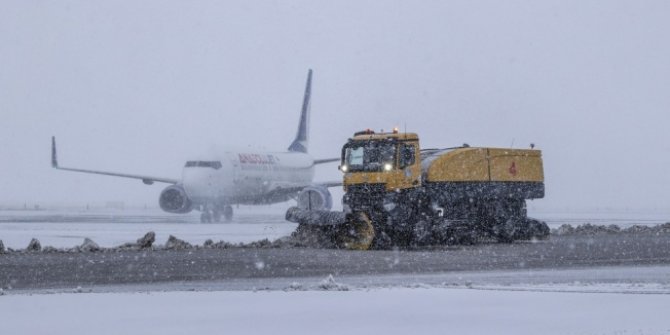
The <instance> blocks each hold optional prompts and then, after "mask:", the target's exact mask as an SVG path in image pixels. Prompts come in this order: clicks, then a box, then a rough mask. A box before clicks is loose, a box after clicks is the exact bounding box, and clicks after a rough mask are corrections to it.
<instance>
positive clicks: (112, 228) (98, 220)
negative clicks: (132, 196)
mask: <svg viewBox="0 0 670 335" xmlns="http://www.w3.org/2000/svg"><path fill="white" fill-rule="evenodd" d="M253 208H254V207H250V208H249V209H247V211H244V210H242V211H240V212H241V213H239V215H237V216H236V217H235V218H234V219H233V221H232V222H229V223H218V224H211V223H208V224H202V223H199V218H198V216H197V215H186V216H185V215H175V214H169V213H163V212H160V211H158V210H149V211H137V212H133V211H128V210H124V211H100V210H98V211H87V212H73V211H35V212H32V211H31V212H22V211H18V212H17V211H0V240H2V241H3V243H4V245H5V247H6V248H13V249H23V248H25V247H26V246H28V243H29V242H30V240H31V239H32V238H37V239H38V240H39V241H40V243H41V244H42V246H43V247H44V246H52V247H56V248H71V247H74V246H77V245H81V244H82V242H83V241H84V239H85V238H90V239H91V240H93V241H94V242H95V243H97V244H98V245H99V246H100V247H107V248H108V247H115V246H119V245H122V244H124V243H127V242H134V241H136V240H137V239H138V238H140V237H142V236H144V234H146V233H147V232H149V231H153V232H155V233H156V243H158V244H165V243H166V242H167V240H168V238H169V236H170V235H174V236H175V237H177V238H179V239H182V240H184V241H186V242H188V243H191V244H199V245H202V244H203V243H204V242H205V241H206V240H207V239H212V240H213V241H214V242H217V241H220V240H225V241H227V242H231V243H238V242H252V241H257V240H261V239H264V238H267V239H270V240H274V239H277V238H280V237H282V236H287V235H290V234H291V232H293V231H294V230H295V228H296V224H293V223H290V222H286V221H285V220H284V217H283V214H282V213H280V212H276V211H275V212H271V213H267V214H266V213H263V211H260V213H258V212H251V211H250V209H253Z"/></svg>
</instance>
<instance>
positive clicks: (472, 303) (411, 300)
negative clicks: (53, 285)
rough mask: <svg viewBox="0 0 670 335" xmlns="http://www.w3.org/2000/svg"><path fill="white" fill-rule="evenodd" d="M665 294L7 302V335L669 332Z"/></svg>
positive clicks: (183, 296) (188, 296) (170, 296)
mask: <svg viewBox="0 0 670 335" xmlns="http://www.w3.org/2000/svg"><path fill="white" fill-rule="evenodd" d="M669 305H670V296H669V295H654V294H615V293H600V294H580V293H564V292H532V291H491V290H478V289H468V288H456V289H453V288H452V289H449V288H383V289H372V290H354V291H346V292H330V291H288V292H286V291H259V292H249V291H221V292H152V293H89V294H52V295H12V296H4V297H0V315H2V320H3V321H2V329H3V333H6V334H40V333H44V334H47V333H48V334H97V335H103V334H140V333H141V334H145V335H149V334H157V335H158V334H160V335H168V334H291V335H295V334H387V335H390V334H403V335H406V334H518V335H522V334H636V335H637V334H645V335H649V334H668V333H670V321H668V317H667V308H668V306H669Z"/></svg>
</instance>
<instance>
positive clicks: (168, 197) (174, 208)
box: [158, 185, 193, 214]
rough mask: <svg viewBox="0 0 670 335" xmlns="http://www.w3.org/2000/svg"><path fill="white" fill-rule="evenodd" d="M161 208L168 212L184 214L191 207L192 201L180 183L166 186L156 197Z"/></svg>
mask: <svg viewBox="0 0 670 335" xmlns="http://www.w3.org/2000/svg"><path fill="white" fill-rule="evenodd" d="M158 203H159V204H160V206H161V209H162V210H164V211H166V212H168V213H176V214H184V213H188V212H190V211H191V210H192V209H193V203H191V200H190V199H189V198H188V196H187V195H186V191H184V188H183V187H182V186H181V185H172V186H168V187H167V188H165V189H164V190H163V192H161V196H160V198H159V199H158Z"/></svg>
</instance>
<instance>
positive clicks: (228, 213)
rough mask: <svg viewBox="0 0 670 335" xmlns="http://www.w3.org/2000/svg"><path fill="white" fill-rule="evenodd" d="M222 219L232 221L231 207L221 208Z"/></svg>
mask: <svg viewBox="0 0 670 335" xmlns="http://www.w3.org/2000/svg"><path fill="white" fill-rule="evenodd" d="M223 217H224V218H225V219H226V221H230V220H232V219H233V206H231V205H226V206H224V207H223Z"/></svg>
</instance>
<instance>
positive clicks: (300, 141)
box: [288, 69, 312, 153]
mask: <svg viewBox="0 0 670 335" xmlns="http://www.w3.org/2000/svg"><path fill="white" fill-rule="evenodd" d="M311 94H312V69H309V71H308V72H307V85H306V86H305V97H304V98H303V100H302V111H301V113H300V123H299V124H298V133H297V134H296V135H295V140H293V143H291V145H290V146H289V147H288V151H295V152H305V153H306V152H307V143H308V140H309V136H308V135H309V105H310V103H309V101H310V95H311Z"/></svg>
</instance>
